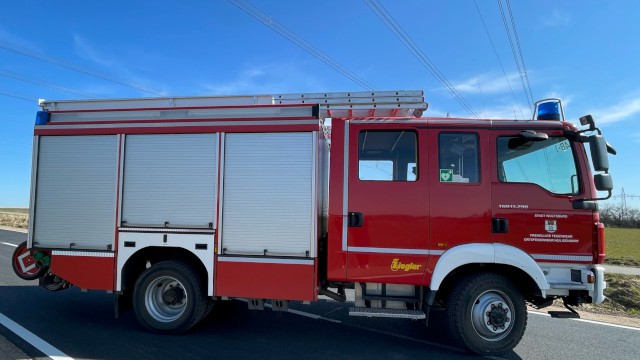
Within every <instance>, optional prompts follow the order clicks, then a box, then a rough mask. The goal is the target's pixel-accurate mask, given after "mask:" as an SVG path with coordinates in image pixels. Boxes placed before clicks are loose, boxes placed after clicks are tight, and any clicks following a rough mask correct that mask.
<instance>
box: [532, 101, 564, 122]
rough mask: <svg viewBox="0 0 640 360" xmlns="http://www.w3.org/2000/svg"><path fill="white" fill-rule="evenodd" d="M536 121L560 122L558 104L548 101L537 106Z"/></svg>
mask: <svg viewBox="0 0 640 360" xmlns="http://www.w3.org/2000/svg"><path fill="white" fill-rule="evenodd" d="M537 118H538V120H560V102H559V101H548V102H543V103H540V104H538V116H537Z"/></svg>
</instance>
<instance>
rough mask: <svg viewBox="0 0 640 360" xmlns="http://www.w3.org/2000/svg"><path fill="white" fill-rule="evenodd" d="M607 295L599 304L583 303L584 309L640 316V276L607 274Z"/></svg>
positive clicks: (605, 291)
mask: <svg viewBox="0 0 640 360" xmlns="http://www.w3.org/2000/svg"><path fill="white" fill-rule="evenodd" d="M605 278H606V281H607V288H606V289H605V290H604V295H605V296H606V297H607V300H605V301H604V302H603V303H602V304H599V305H583V307H582V308H581V309H582V310H586V311H589V312H594V313H603V314H610V315H618V316H633V317H640V276H633V275H620V274H610V273H607V274H605Z"/></svg>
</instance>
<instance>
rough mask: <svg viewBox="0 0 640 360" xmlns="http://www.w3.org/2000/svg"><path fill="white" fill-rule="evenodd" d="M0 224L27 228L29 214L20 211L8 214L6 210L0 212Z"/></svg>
mask: <svg viewBox="0 0 640 360" xmlns="http://www.w3.org/2000/svg"><path fill="white" fill-rule="evenodd" d="M0 225H4V226H10V227H14V228H20V229H27V228H29V216H28V215H27V214H20V213H15V214H10V213H7V212H0Z"/></svg>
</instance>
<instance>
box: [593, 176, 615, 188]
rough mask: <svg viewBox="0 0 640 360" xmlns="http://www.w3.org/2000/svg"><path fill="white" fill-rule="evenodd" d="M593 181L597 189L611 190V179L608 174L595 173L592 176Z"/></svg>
mask: <svg viewBox="0 0 640 360" xmlns="http://www.w3.org/2000/svg"><path fill="white" fill-rule="evenodd" d="M593 182H594V183H595V185H596V190H598V191H611V190H613V179H612V178H611V175H609V174H596V175H594V176H593Z"/></svg>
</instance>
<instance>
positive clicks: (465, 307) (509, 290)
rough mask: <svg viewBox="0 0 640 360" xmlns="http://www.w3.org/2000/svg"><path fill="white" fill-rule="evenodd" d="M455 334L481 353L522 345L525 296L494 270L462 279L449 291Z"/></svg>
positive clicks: (468, 347) (471, 348) (449, 313)
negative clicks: (494, 272)
mask: <svg viewBox="0 0 640 360" xmlns="http://www.w3.org/2000/svg"><path fill="white" fill-rule="evenodd" d="M447 318H448V321H449V327H450V329H451V331H452V333H453V335H454V336H455V337H456V338H458V339H459V341H460V342H461V343H462V345H464V346H465V347H466V348H467V349H469V350H471V351H472V352H475V353H477V354H480V355H500V354H504V353H506V352H508V351H511V350H513V348H515V347H516V345H518V343H519V342H520V339H522V336H523V335H524V330H525V328H526V327H527V310H526V305H525V301H524V298H523V297H522V295H521V294H520V292H519V291H518V289H517V288H516V287H515V286H514V285H513V284H512V283H511V281H509V280H508V279H507V278H505V277H503V276H500V275H498V274H493V273H482V274H472V275H469V276H466V277H464V278H462V279H461V280H460V281H459V282H458V283H457V284H456V285H455V286H454V287H453V289H452V291H451V292H450V294H449V299H448V304H447Z"/></svg>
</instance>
